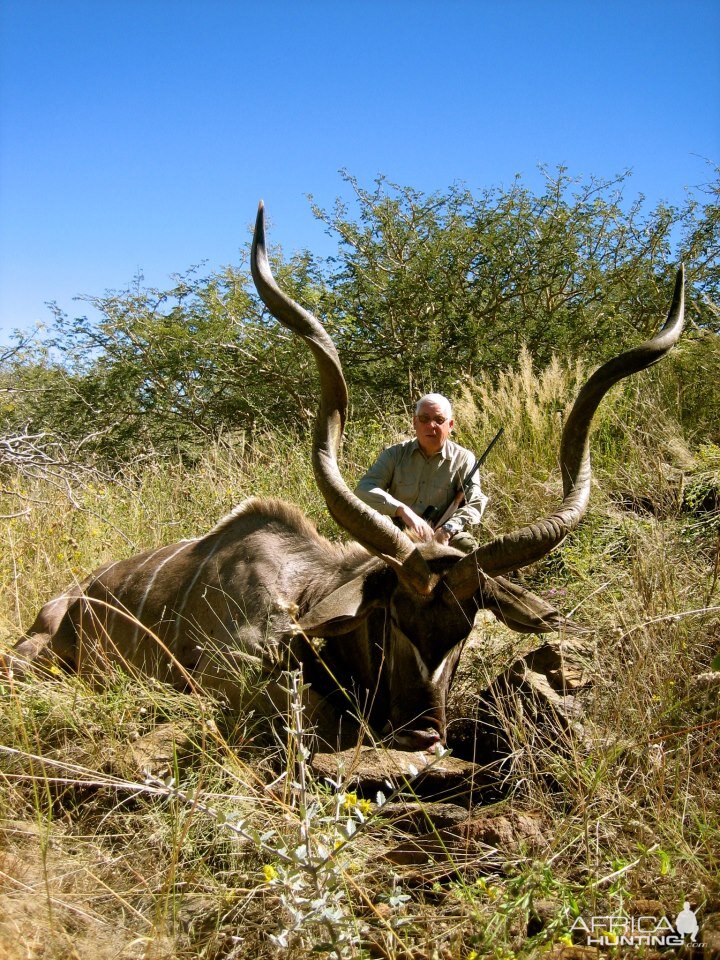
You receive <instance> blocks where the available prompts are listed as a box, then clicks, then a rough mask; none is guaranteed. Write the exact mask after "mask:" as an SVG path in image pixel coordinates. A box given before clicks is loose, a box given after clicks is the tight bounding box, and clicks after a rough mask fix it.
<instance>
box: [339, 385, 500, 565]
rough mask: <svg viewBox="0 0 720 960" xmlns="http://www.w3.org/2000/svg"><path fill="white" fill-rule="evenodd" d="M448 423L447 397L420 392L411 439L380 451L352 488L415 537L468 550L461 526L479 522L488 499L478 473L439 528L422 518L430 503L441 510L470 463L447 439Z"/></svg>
mask: <svg viewBox="0 0 720 960" xmlns="http://www.w3.org/2000/svg"><path fill="white" fill-rule="evenodd" d="M453 426H454V421H453V415H452V407H451V405H450V401H449V400H448V399H447V398H446V397H443V396H442V395H441V394H439V393H428V394H426V395H425V396H424V397H421V398H420V400H418V403H417V406H416V407H415V415H414V416H413V428H414V430H415V439H414V440H407V441H405V443H396V444H395V445H394V446H392V447H388V448H387V449H386V450H383V452H382V453H381V454H380V456H379V457H378V458H377V460H376V461H375V463H374V464H373V465H372V466H371V467H370V469H369V470H368V471H367V473H366V474H365V476H364V477H363V478H362V479H361V480H360V482H359V483H358V485H357V487H356V489H355V493H356V494H357V496H358V497H360V499H361V500H363V501H364V502H365V503H367V504H368V505H369V506H371V507H374V508H375V510H377V511H378V512H379V513H384V514H385V515H386V516H388V517H394V518H397V520H398V521H399V522H400V523H402V525H403V526H404V527H406V528H407V531H408V533H410V534H411V535H412V536H413V537H414V538H416V539H418V540H423V541H428V540H432V539H433V538H434V539H435V540H437V541H438V542H440V543H450V544H451V546H453V547H457V548H458V549H459V550H462V551H463V552H465V553H467V552H469V551H470V550H473V549H474V548H475V546H477V543H476V541H475V540H474V538H473V537H472V536H471V534H470V533H468V532H467V529H466V528H467V527H469V526H472V525H474V524H476V523H479V522H480V518H481V517H482V515H483V511H484V510H485V505H486V503H487V497H486V496H485V495H484V494H483V492H482V490H481V489H480V481H479V479H478V475H477V473H475V475H474V476H473V477H472V479H471V480H470V482H469V484H468V489H467V490H466V491H465V503H464V504H463V505H462V506H461V507H460V508H459V509H458V510H457V512H456V513H454V514H453V516H452V517H451V518H450V520H448V521H447V522H446V523H444V524H443V525H442V527H441V528H440V529H438V530H434V529H433V527H432V526H431V524H430V523H428V521H427V520H425V519H424V518H423V514H424V513H425V512H426V511H427V510H428V508H429V507H437V508H439V511H440V513H442V512H443V511H444V509H445V507H446V506H447V504H448V502H449V501H450V500H451V499H452V497H453V496H454V495H455V494H456V493H457V492H458V491H459V490H460V487H461V485H462V483H463V481H464V480H465V478H466V477H467V475H468V474H469V473H470V471H471V470H472V468H473V465H474V463H475V457H474V456H473V455H472V453H470V451H469V450H465V448H464V447H461V446H458V444H457V443H453V442H452V440H449V439H448V438H449V436H450V431H451V430H452V428H453ZM440 513H437V514H436V516H437V518H438V519H439V517H440Z"/></svg>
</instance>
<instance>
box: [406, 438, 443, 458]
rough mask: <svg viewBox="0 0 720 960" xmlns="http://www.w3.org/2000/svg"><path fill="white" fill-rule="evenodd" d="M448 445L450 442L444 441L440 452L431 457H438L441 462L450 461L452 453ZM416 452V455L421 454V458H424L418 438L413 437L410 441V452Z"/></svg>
mask: <svg viewBox="0 0 720 960" xmlns="http://www.w3.org/2000/svg"><path fill="white" fill-rule="evenodd" d="M450 443H451V441H450V440H449V439H448V440H446V441H445V443H444V444H443V445H442V447H440V450H439V451H438V452H437V453H434V454H433V457H440V459H441V460H452V453H451V452H450ZM416 450H417V451H418V453H421V454H422V455H423V456H425V454H424V453H423V452H422V450H421V449H420V444H419V443H418V438H417V437H413V439H412V440H411V441H410V452H411V453H415V451H416ZM433 457H429V458H426V459H430V460H432V458H433Z"/></svg>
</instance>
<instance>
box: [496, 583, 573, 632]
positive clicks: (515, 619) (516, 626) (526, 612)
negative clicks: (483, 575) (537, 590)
mask: <svg viewBox="0 0 720 960" xmlns="http://www.w3.org/2000/svg"><path fill="white" fill-rule="evenodd" d="M478 598H479V603H480V606H481V608H482V609H484V610H490V611H491V612H492V613H494V614H495V616H496V617H497V619H498V620H499V621H500V623H504V624H505V626H506V627H508V628H509V629H510V630H515V631H517V632H518V633H550V632H551V631H553V630H558V631H561V632H562V633H565V634H572V635H577V634H579V633H584V632H585V631H584V630H582V628H580V627H578V626H577V625H576V624H574V623H572V622H571V621H569V620H567V619H566V618H565V617H564V616H563V615H562V614H561V613H560V611H559V610H556V609H555V607H553V606H552V605H551V604H549V603H547V602H546V601H545V600H542V599H541V598H540V597H538V596H537V595H536V594H534V593H531V592H530V591H529V590H526V589H525V588H524V587H520V586H518V585H517V584H516V583H511V582H510V581H509V580H506V579H505V577H488V578H487V579H486V581H485V582H484V583H483V585H482V587H481V588H480V590H479V591H478Z"/></svg>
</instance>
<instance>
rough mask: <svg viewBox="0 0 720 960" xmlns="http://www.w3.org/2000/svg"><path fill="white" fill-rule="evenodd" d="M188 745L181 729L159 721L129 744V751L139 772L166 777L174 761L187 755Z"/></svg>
mask: <svg viewBox="0 0 720 960" xmlns="http://www.w3.org/2000/svg"><path fill="white" fill-rule="evenodd" d="M190 746H191V743H190V738H189V737H188V735H187V734H186V733H185V732H184V731H183V730H180V729H179V728H178V727H176V726H175V725H174V724H172V723H161V724H159V725H158V726H157V727H155V728H154V729H152V730H151V731H150V732H149V733H146V734H145V736H144V737H140V738H139V739H138V740H135V742H134V743H132V744H130V747H129V751H130V758H131V761H132V764H133V766H134V767H135V768H136V769H137V770H138V771H139V773H141V774H145V773H149V774H150V775H151V776H153V777H166V776H168V774H171V773H173V771H174V769H175V763H176V761H177V760H178V759H180V758H182V757H183V756H185V755H187V753H188V752H189V749H190Z"/></svg>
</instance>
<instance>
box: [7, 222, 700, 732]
mask: <svg viewBox="0 0 720 960" xmlns="http://www.w3.org/2000/svg"><path fill="white" fill-rule="evenodd" d="M251 266H252V276H253V279H254V281H255V285H256V287H257V290H258V293H259V294H260V297H261V299H262V300H263V302H264V303H265V305H266V306H267V308H268V310H269V311H270V313H271V314H272V315H273V316H274V317H275V318H277V320H279V321H280V322H281V323H282V324H284V325H285V326H286V327H289V328H290V329H291V330H292V331H294V332H295V333H296V334H298V335H299V336H301V337H302V338H303V339H304V340H305V342H306V343H307V344H308V346H309V347H310V349H311V351H312V353H313V354H314V357H315V361H316V364H317V368H318V373H319V380H320V404H319V410H318V415H317V419H316V421H315V427H314V434H313V445H312V463H313V469H314V473H315V478H316V482H317V485H318V487H319V489H320V492H321V493H322V495H323V497H324V499H325V503H326V505H327V508H328V510H329V512H330V514H331V515H332V516H333V518H334V519H335V520H336V522H337V523H338V525H339V526H340V527H341V528H342V529H343V530H345V531H346V532H347V533H348V534H349V535H350V536H351V537H352V538H353V539H354V540H355V541H356V542H355V543H353V544H350V545H342V544H339V543H332V542H329V541H328V540H326V539H324V538H323V537H321V536H320V535H319V534H318V533H317V531H316V530H315V528H314V527H313V526H312V524H311V523H310V522H309V521H308V520H306V519H305V518H304V517H303V516H302V514H301V513H300V512H299V511H298V510H297V509H296V508H295V507H293V506H290V505H289V504H286V503H283V502H281V501H279V500H259V499H250V500H247V501H245V502H244V503H242V504H240V506H238V507H237V508H236V509H235V510H234V511H233V512H232V513H231V514H230V515H229V516H227V517H226V518H225V519H223V520H221V521H220V523H219V524H218V525H217V526H216V527H214V529H212V530H211V531H210V532H209V533H208V534H206V535H205V536H203V537H200V538H199V539H196V540H186V541H181V542H179V543H175V544H172V545H171V546H165V547H160V548H159V549H156V550H150V551H148V552H146V553H142V554H140V555H138V556H134V557H131V558H130V559H127V560H121V561H119V562H116V563H110V564H108V565H106V566H104V567H102V568H100V569H99V570H97V571H96V572H95V573H93V574H92V575H91V576H90V577H89V578H88V579H87V580H85V581H84V582H83V583H81V584H79V585H76V586H73V587H71V588H70V589H69V590H67V591H66V592H65V593H64V594H63V595H61V596H60V597H58V598H56V599H54V600H52V601H50V603H48V604H47V605H46V606H45V607H43V609H42V610H41V611H40V613H39V615H38V617H37V619H36V620H35V623H34V624H33V625H32V627H31V628H30V630H29V631H28V633H27V634H26V635H25V637H24V638H23V639H22V640H21V641H20V642H19V643H18V644H17V645H16V647H15V648H14V650H13V651H12V653H11V654H10V655H9V658H8V659H9V661H10V662H13V661H14V662H15V663H17V664H18V665H20V663H21V662H22V661H28V660H33V659H36V658H39V659H40V661H41V662H42V661H45V660H47V659H48V658H51V659H54V661H55V662H60V663H62V664H63V665H65V666H66V667H69V668H72V669H75V670H78V671H80V672H82V673H85V674H90V675H96V674H102V672H103V671H104V670H107V663H108V661H110V662H120V663H122V664H124V665H125V666H130V667H131V668H134V669H137V670H139V671H141V672H143V673H145V674H149V675H151V676H153V677H156V678H158V679H160V680H163V681H168V682H170V683H172V684H174V685H176V686H178V687H181V688H185V687H186V686H187V685H188V684H193V683H197V684H198V685H199V686H200V687H202V688H203V689H205V690H207V691H210V692H211V693H215V694H221V695H223V696H224V697H226V698H227V699H228V700H229V701H230V703H231V704H232V706H233V707H235V708H237V709H242V708H244V707H246V706H247V704H248V701H249V700H251V699H252V695H253V691H252V690H248V689H247V683H246V682H244V681H243V676H245V677H246V676H247V663H248V661H253V662H255V663H256V664H260V666H261V671H262V672H268V673H269V672H272V671H273V670H275V669H277V664H278V663H282V662H285V663H287V662H298V661H300V662H302V664H303V667H304V676H305V679H306V681H309V683H310V685H311V691H312V694H313V703H314V705H315V706H316V707H318V713H317V715H318V716H321V715H322V713H323V710H325V711H326V713H327V712H328V705H330V708H329V712H330V713H331V714H332V716H333V717H334V718H335V720H336V722H337V720H338V719H339V714H341V713H343V712H345V713H350V714H352V713H353V712H355V713H356V715H357V714H363V715H364V717H365V718H366V719H367V720H369V722H370V724H371V726H372V728H373V729H374V730H375V731H376V732H378V733H381V734H388V735H391V742H392V743H393V744H394V745H395V746H398V747H401V748H406V749H425V748H429V747H432V746H433V745H434V744H435V743H437V742H438V741H442V740H443V739H444V737H445V730H446V719H445V701H446V696H447V693H448V690H449V688H450V684H451V682H452V678H453V674H454V671H455V667H456V665H457V662H458V659H459V656H460V652H461V650H462V646H463V643H464V641H465V640H466V638H467V637H468V635H469V633H470V630H471V629H472V626H473V623H474V621H475V617H476V614H477V612H478V611H479V610H490V611H492V612H493V613H494V614H495V615H496V616H497V617H498V618H499V619H500V620H502V621H503V622H504V623H505V624H507V626H508V627H510V628H511V629H513V630H517V631H523V632H535V633H542V632H545V631H551V630H556V629H558V628H559V627H561V625H562V617H561V616H560V615H559V613H558V612H557V610H555V609H554V608H553V607H551V606H550V605H549V604H547V603H546V602H545V601H544V600H541V599H540V598H539V597H537V596H535V595H533V594H532V593H530V592H529V591H527V590H525V589H523V588H521V587H519V586H518V585H516V584H514V583H512V582H511V581H509V580H507V579H505V577H504V576H503V574H507V573H509V572H510V571H514V570H517V569H519V568H522V567H525V566H527V565H528V564H531V563H534V562H536V561H538V560H540V559H541V558H542V557H544V556H545V555H546V554H547V553H549V552H550V551H551V550H553V549H554V548H555V547H556V546H557V545H558V544H559V543H560V542H561V541H562V540H563V539H564V538H565V537H566V536H567V535H568V533H569V532H570V531H571V530H573V529H574V528H575V527H576V526H577V524H578V523H579V521H580V519H581V517H582V516H583V514H584V512H585V510H586V507H587V503H588V498H589V495H590V480H591V471H590V454H589V431H590V425H591V422H592V419H593V415H594V413H595V410H596V408H597V406H598V404H599V403H600V401H601V399H602V398H603V396H604V395H605V393H606V392H607V391H608V390H609V389H610V387H611V386H612V385H613V384H615V383H617V382H618V381H619V380H621V379H622V378H624V377H627V376H629V375H630V374H632V373H635V372H636V371H639V370H642V369H644V368H645V367H648V366H650V364H652V363H655V362H656V361H657V360H659V359H661V358H662V357H663V356H664V355H665V354H666V353H667V352H668V350H670V349H671V347H672V346H673V345H674V344H675V343H676V341H677V339H678V337H679V336H680V333H681V330H682V325H683V313H684V294H683V291H684V283H683V273H682V269H681V270H680V272H679V273H678V277H677V281H676V285H675V293H674V297H673V302H672V306H671V309H670V313H669V315H668V318H667V321H666V323H665V325H664V326H663V327H662V329H661V330H660V332H659V333H658V334H657V336H655V337H654V338H653V339H651V340H649V341H647V342H646V343H643V344H642V345H640V346H638V347H634V348H633V349H631V350H628V351H626V352H625V353H622V354H621V355H620V356H618V357H615V358H614V359H612V360H610V361H608V362H607V363H605V364H604V365H603V366H602V367H600V369H598V370H597V371H596V372H595V373H594V374H593V375H592V376H591V377H590V379H589V380H588V381H587V383H586V384H585V385H584V386H583V388H582V390H581V391H580V393H579V395H578V397H577V399H576V401H575V404H574V406H573V408H572V411H571V412H570V415H569V416H568V417H567V420H566V422H565V426H564V429H563V432H562V440H561V443H560V466H561V473H562V481H563V499H562V503H561V504H560V506H559V508H558V509H557V510H556V511H555V512H554V513H552V514H550V515H549V516H547V517H545V518H544V519H540V520H538V521H536V522H535V523H532V524H530V525H528V526H523V527H521V528H520V529H518V530H514V531H512V532H510V533H506V534H504V535H502V536H498V537H495V538H494V539H492V540H490V541H489V542H488V543H484V544H482V545H481V546H480V547H478V549H477V550H475V552H474V553H471V554H469V555H463V554H461V553H459V552H458V551H456V550H454V549H452V548H451V547H448V546H441V545H439V544H437V543H426V544H417V543H415V542H413V541H412V540H411V539H410V538H409V537H408V536H407V535H406V534H405V533H404V532H403V531H402V530H400V529H398V528H397V527H395V526H394V525H393V523H392V522H391V521H390V520H389V519H388V518H387V517H384V516H381V515H380V514H378V513H376V512H375V511H374V510H372V509H371V508H370V507H368V506H366V505H365V504H364V503H362V502H361V501H360V500H359V499H358V498H357V497H356V496H355V495H354V494H353V493H352V491H351V490H350V489H349V488H348V486H347V485H346V483H345V481H344V480H343V478H342V476H341V474H340V471H339V468H338V463H337V456H338V450H339V447H340V442H341V438H342V435H343V427H344V421H345V414H346V409H347V390H346V385H345V380H344V378H343V374H342V369H341V365H340V360H339V358H338V354H337V351H336V349H335V346H334V344H333V342H332V340H331V339H330V337H329V335H328V334H327V332H326V331H325V329H324V327H323V326H322V325H321V324H320V323H319V322H318V321H317V320H316V319H315V318H314V317H313V316H311V315H310V314H309V313H307V312H306V311H305V310H303V309H302V308H301V307H300V306H299V305H298V304H296V303H295V302H293V301H292V300H291V299H290V298H289V297H287V296H286V295H285V294H284V293H283V292H282V290H280V288H279V287H278V285H277V284H276V282H275V279H274V277H273V276H272V273H271V270H270V266H269V262H268V258H267V253H266V249H265V227H264V213H263V205H262V204H260V209H259V211H258V217H257V223H256V227H255V234H254V238H253V245H252V254H251ZM313 638H322V643H319V642H318V641H316V640H314V639H313ZM276 699H277V698H273V697H272V696H271V697H270V700H271V701H273V702H274V701H275V700H276ZM319 705H322V706H323V709H322V710H321V709H320V707H319ZM351 705H352V706H351Z"/></svg>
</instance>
